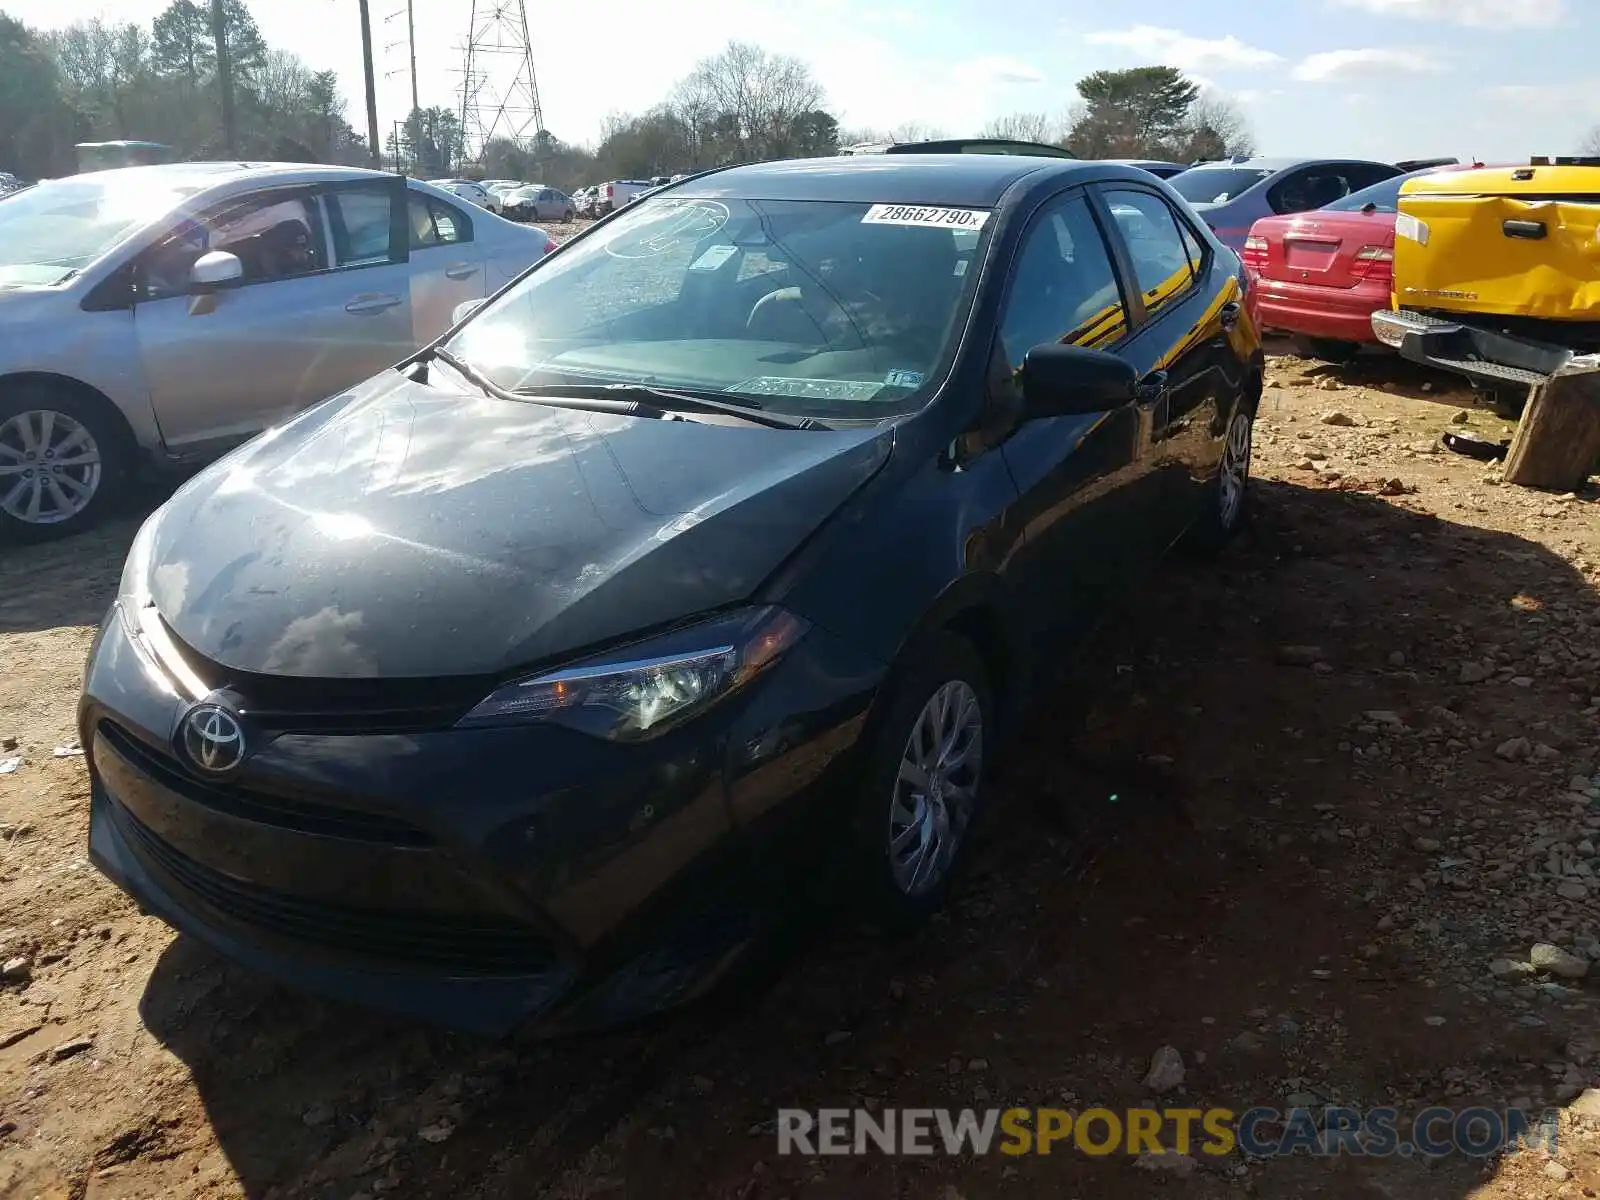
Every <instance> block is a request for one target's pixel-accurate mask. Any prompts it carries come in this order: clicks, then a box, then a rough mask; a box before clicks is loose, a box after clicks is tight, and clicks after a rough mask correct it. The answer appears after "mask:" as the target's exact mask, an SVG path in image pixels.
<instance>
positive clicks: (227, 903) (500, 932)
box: [112, 802, 559, 975]
mask: <svg viewBox="0 0 1600 1200" xmlns="http://www.w3.org/2000/svg"><path fill="white" fill-rule="evenodd" d="M112 807H113V811H114V812H115V813H116V818H117V823H118V825H120V826H121V828H122V829H123V830H124V832H125V833H126V834H127V835H128V836H129V839H130V840H131V841H132V842H133V843H134V845H135V846H136V847H137V848H138V849H139V850H140V851H141V852H142V854H143V856H144V857H145V858H147V859H148V860H149V861H150V862H151V863H153V864H154V865H155V866H156V867H158V868H159V869H160V870H161V871H162V872H163V873H164V874H165V875H167V876H168V877H169V879H170V880H171V881H172V882H175V883H177V884H178V885H179V886H180V887H182V888H183V889H184V890H185V891H188V892H190V893H192V894H193V895H194V896H196V897H197V898H199V899H200V900H202V901H204V902H205V903H206V904H208V905H209V906H211V907H212V908H214V909H216V910H217V911H218V912H219V913H221V914H223V915H224V916H226V917H229V918H231V919H233V920H235V921H238V922H240V923H242V924H245V925H250V926H254V927H255V928H258V929H261V930H263V931H265V932H267V933H271V934H276V935H277V936H279V937H282V938H285V939H288V940H291V941H295V942H300V943H305V944H308V945H311V946H317V947H321V948H323V949H326V950H333V951H338V952H340V954H341V955H342V956H348V957H349V958H351V959H359V960H365V961H367V962H371V963H373V964H374V965H378V966H386V967H391V968H394V967H401V968H421V969H429V970H434V971H444V972H449V973H451V974H456V975H528V974H537V973H539V972H542V971H548V970H551V969H552V968H554V967H556V966H557V965H559V960H558V958H557V956H556V953H555V950H554V947H553V946H552V945H551V944H550V942H549V940H548V939H546V938H545V937H543V936H542V935H541V934H539V933H538V932H537V931H536V930H534V929H532V928H531V927H529V926H528V925H525V924H523V923H522V922H519V921H513V920H510V919H499V918H495V917H488V916H463V915H456V914H449V913H432V912H402V911H389V910H379V909H368V908H358V907H354V906H351V905H342V904H336V903H333V902H330V901H326V900H313V899H308V898H306V897H303V896H291V895H288V894H287V893H284V892H278V891H272V890H269V889H267V888H261V887H256V886H253V885H251V884H247V883H242V882H240V881H239V880H236V879H233V878H232V877H231V876H227V875H224V874H222V873H221V872H219V871H214V870H212V869H211V868H210V867H207V866H205V865H204V864H203V863H198V862H196V861H195V860H194V859H192V858H190V857H188V856H187V855H185V854H183V853H181V852H180V851H178V850H177V849H175V848H174V847H173V846H171V845H169V844H168V843H166V842H165V841H163V840H162V839H161V838H160V837H158V836H157V835H156V834H155V833H154V832H152V831H151V830H150V829H148V828H146V827H145V826H144V825H143V824H142V823H141V822H140V821H139V820H138V818H136V817H135V816H133V814H132V813H130V812H128V811H127V810H126V809H125V808H123V807H122V806H121V805H119V804H116V803H115V802H113V806H112Z"/></svg>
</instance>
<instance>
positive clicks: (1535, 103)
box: [1489, 79, 1600, 113]
mask: <svg viewBox="0 0 1600 1200" xmlns="http://www.w3.org/2000/svg"><path fill="white" fill-rule="evenodd" d="M1489 94H1490V95H1491V96H1493V97H1494V98H1495V99H1496V100H1498V101H1501V102H1503V103H1506V104H1511V105H1515V106H1516V107H1518V108H1525V109H1535V110H1540V111H1548V112H1566V113H1570V112H1571V111H1572V109H1573V108H1574V106H1579V107H1581V108H1585V109H1586V108H1587V107H1588V105H1590V104H1591V103H1593V101H1594V98H1595V97H1596V96H1600V80H1595V79H1579V80H1575V81H1573V82H1572V83H1514V84H1503V85H1501V86H1500V87H1497V88H1492V89H1490V93H1489Z"/></svg>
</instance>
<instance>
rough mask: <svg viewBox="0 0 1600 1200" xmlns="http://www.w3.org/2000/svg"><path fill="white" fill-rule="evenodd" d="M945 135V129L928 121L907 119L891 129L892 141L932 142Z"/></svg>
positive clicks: (890, 137) (890, 136)
mask: <svg viewBox="0 0 1600 1200" xmlns="http://www.w3.org/2000/svg"><path fill="white" fill-rule="evenodd" d="M944 136H945V131H944V130H942V129H940V128H939V127H938V126H937V125H930V124H929V123H928V122H926V121H907V122H905V123H904V124H903V125H896V126H895V127H894V128H893V129H891V130H890V131H889V140H890V141H891V142H931V141H936V140H937V139H939V138H942V137H944Z"/></svg>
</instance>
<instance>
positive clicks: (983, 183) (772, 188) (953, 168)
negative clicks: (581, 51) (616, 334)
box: [671, 154, 1128, 207]
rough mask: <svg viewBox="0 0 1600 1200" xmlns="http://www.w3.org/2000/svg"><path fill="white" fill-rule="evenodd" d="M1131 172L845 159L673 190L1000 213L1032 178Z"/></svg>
mask: <svg viewBox="0 0 1600 1200" xmlns="http://www.w3.org/2000/svg"><path fill="white" fill-rule="evenodd" d="M1127 169H1128V168H1126V167H1118V166H1117V165H1116V164H1112V163H1097V162H1083V161H1080V160H1078V159H1071V158H1032V157H1025V156H1023V155H1016V154H894V155H864V156H860V157H857V156H854V155H838V156H832V157H829V158H799V159H788V160H785V161H781V162H769V163H753V164H750V165H748V166H741V167H729V168H728V169H726V170H723V171H714V172H710V173H708V174H705V175H700V176H696V177H695V178H692V179H689V180H687V181H685V182H683V183H679V184H673V185H671V186H672V189H673V194H674V195H680V196H739V197H745V198H749V199H761V200H843V201H851V202H855V203H867V204H873V203H880V204H944V205H977V206H982V207H988V206H992V205H994V204H996V203H998V202H999V200H1000V197H1001V196H1003V195H1004V194H1005V192H1006V190H1007V189H1008V188H1010V187H1011V186H1012V184H1014V183H1016V182H1017V181H1018V180H1020V179H1023V178H1025V177H1027V176H1038V177H1040V178H1043V177H1044V176H1046V175H1049V176H1051V177H1053V178H1058V179H1061V180H1062V181H1063V182H1066V181H1070V180H1073V179H1081V180H1082V181H1083V182H1088V181H1090V180H1093V179H1104V178H1108V177H1111V178H1114V177H1117V176H1118V175H1120V174H1122V173H1125V172H1126V171H1127Z"/></svg>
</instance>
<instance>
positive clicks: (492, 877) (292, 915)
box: [80, 155, 1262, 1031]
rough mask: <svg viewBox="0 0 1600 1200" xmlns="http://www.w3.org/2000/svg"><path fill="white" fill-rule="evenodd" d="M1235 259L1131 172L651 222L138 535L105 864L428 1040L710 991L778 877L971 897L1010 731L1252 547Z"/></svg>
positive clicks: (822, 164)
mask: <svg viewBox="0 0 1600 1200" xmlns="http://www.w3.org/2000/svg"><path fill="white" fill-rule="evenodd" d="M1244 286H1245V277H1244V275H1243V273H1242V269H1241V267H1240V264H1239V260H1238V259H1237V258H1236V257H1235V256H1234V255H1233V254H1232V252H1230V251H1229V250H1227V249H1226V248H1224V247H1223V246H1222V245H1221V244H1219V243H1218V242H1217V241H1216V240H1215V238H1214V237H1213V236H1212V234H1211V233H1210V231H1209V230H1207V228H1206V227H1205V225H1204V224H1203V223H1202V222H1200V221H1199V220H1197V219H1196V218H1195V217H1194V215H1193V214H1192V213H1191V212H1190V211H1189V210H1188V208H1187V207H1186V206H1185V205H1184V203H1183V201H1182V200H1180V199H1179V198H1178V196H1177V195H1176V193H1174V192H1172V191H1171V190H1169V189H1168V188H1167V186H1166V185H1165V184H1163V183H1160V182H1159V181H1157V180H1155V179H1153V178H1152V177H1151V176H1150V175H1148V174H1146V173H1144V172H1141V171H1138V170H1136V169H1132V168H1128V167H1123V166H1117V165H1112V164H1100V163H1080V162H1073V161H1069V160H1055V159H1042V158H1024V157H1011V156H991V155H948V156H946V155H928V156H912V155H907V156H903V157H883V156H877V157H861V158H848V157H846V158H829V159H822V160H814V161H792V162H781V163H774V164H767V165H760V166H745V167H735V168H731V169H728V170H723V171H719V172H714V173H710V174H707V175H702V176H698V177H696V178H693V179H690V180H688V181H685V182H683V183H680V184H678V185H674V186H672V187H670V188H668V189H665V190H663V191H661V192H659V193H657V194H656V195H655V196H652V197H650V198H649V199H647V200H645V201H642V202H640V203H639V204H637V205H631V206H629V207H628V208H627V209H626V210H624V211H621V212H619V213H617V214H616V215H615V216H613V217H612V218H611V219H609V220H607V221H604V222H602V223H600V224H599V225H596V226H595V227H593V228H592V229H591V230H589V231H588V232H587V233H585V234H584V235H582V236H580V237H578V238H576V239H574V240H573V241H572V242H570V243H568V244H567V245H565V246H563V247H562V248H561V249H560V250H558V251H556V252H555V253H554V254H552V255H550V256H549V257H547V258H546V259H545V260H544V261H542V262H541V263H539V264H538V265H537V266H536V267H534V268H533V269H532V270H530V271H529V272H528V273H527V274H526V275H524V276H523V277H522V278H521V279H519V280H518V281H517V282H515V283H514V284H512V285H511V286H509V287H508V288H506V289H505V290H503V291H502V292H501V293H500V294H499V295H497V296H495V297H493V298H491V299H490V300H489V301H488V302H487V303H486V304H484V305H483V306H482V307H481V308H479V309H478V310H477V311H476V312H475V313H473V314H472V315H471V316H469V317H467V318H466V319H464V320H463V321H461V322H460V323H458V324H457V326H456V327H455V328H454V329H453V330H452V331H451V332H450V333H448V334H447V335H446V336H445V337H444V338H442V339H441V340H440V341H439V342H438V343H436V344H435V345H433V346H431V347H429V348H428V349H426V350H424V351H422V352H421V353H419V354H418V355H417V356H415V357H414V358H412V359H410V360H408V361H406V362H404V363H401V364H400V365H399V366H398V367H396V368H395V369H392V370H389V371H386V372H384V373H383V374H382V375H381V376H379V377H377V378H374V379H372V380H370V381H369V382H367V383H365V384H363V385H361V386H360V387H357V388H355V389H354V390H352V391H349V392H346V393H343V394H341V395H338V396H335V397H333V398H331V399H329V400H326V401H324V402H322V403H321V404H319V405H317V406H316V407H314V408H311V409H309V410H307V411H305V412H303V413H301V414H300V415H298V416H297V417H295V418H293V419H291V420H289V421H287V422H286V423H284V424H282V425H280V426H278V427H277V428H274V429H272V430H270V431H269V432H267V433H265V434H262V435H261V436H259V437H257V438H255V439H254V440H253V441H251V442H249V443H247V444H246V445H244V446H243V447H241V448H240V449H238V450H236V451H235V452H233V453H232V454H231V455H230V456H228V457H227V458H225V459H223V460H221V461H219V462H217V463H216V464H214V465H213V466H211V467H210V468H209V469H207V470H206V471H204V472H203V473H201V474H199V475H197V476H196V477H195V478H193V479H192V480H190V481H189V482H188V483H187V484H185V485H184V486H183V487H182V488H181V489H180V490H179V491H178V492H177V493H176V494H175V495H174V496H173V497H172V498H171V499H170V500H169V501H168V502H167V503H166V504H165V505H163V506H162V507H161V509H160V510H159V511H158V512H156V513H155V514H154V515H153V516H151V518H150V519H149V520H148V521H147V522H146V523H145V525H144V527H143V528H142V529H141V530H140V532H139V534H138V536H137V538H136V539H135V541H134V544H133V547H132V550H131V552H130V554H129V557H128V562H127V566H126V568H125V571H124V574H123V578H122V581H121V586H120V588H119V594H118V596H117V599H116V602H115V604H114V605H113V607H112V608H111V610H110V612H109V613H108V614H107V616H106V619H105V622H104V625H103V626H102V628H101V631H100V634H99V637H98V638H97V640H96V642H95V645H94V648H93V650H92V652H91V655H90V659H89V663H88V671H87V679H86V683H85V689H84V696H83V701H82V707H81V713H80V721H81V733H82V744H83V746H84V747H85V749H86V751H87V753H88V761H89V767H90V772H91V776H92V781H93V819H92V829H91V852H92V856H93V860H94V862H95V863H96V865H97V866H98V867H99V868H100V869H101V870H102V871H103V872H105V873H106V874H107V875H109V876H110V877H111V878H112V879H113V880H115V881H116V882H117V883H118V884H120V885H121V886H122V887H123V888H125V889H126V890H127V891H128V892H130V893H131V894H132V895H133V896H135V897H136V898H137V899H138V900H139V902H140V903H141V904H142V905H144V906H145V907H146V908H147V909H148V910H150V911H152V912H155V913H157V914H159V915H160V916H162V917H163V918H165V919H166V920H167V921H169V922H170V923H171V924H173V925H174V926H176V927H178V928H179V929H180V930H183V931H185V932H187V933H190V934H192V935H193V936H194V937H196V938H198V939H200V940H202V941H204V942H206V943H209V944H210V945H212V946H213V947H215V948H217V949H218V950H220V951H221V952H222V953H224V954H226V955H229V956H231V957H233V958H236V959H238V960H240V961H242V962H244V963H247V964H250V965H251V966H253V967H255V968H258V969H260V970H262V971H264V972H267V973H269V974H272V975H274V976H277V977H280V978H282V979H284V980H287V981H289V982H291V983H293V984H296V985H298V986H302V987H305V988H308V989H314V990H317V991H320V992H323V993H326V994H331V995H336V996H343V997H347V998H350V999H354V1000H357V1001H360V1002H365V1003H368V1004H372V1005H378V1006H385V1007H389V1008H392V1009H396V1010H401V1011H404V1012H408V1013H412V1014H416V1015H419V1016H422V1017H426V1018H431V1019H434V1020H437V1021H441V1022H444V1023H447V1024H451V1025H455V1026H459V1027H464V1028H474V1029H480V1030H485V1031H496V1030H503V1029H507V1028H510V1027H512V1026H516V1025H522V1024H527V1023H540V1024H545V1025H547V1026H549V1027H552V1028H560V1027H563V1025H565V1024H568V1023H578V1022H582V1023H593V1022H596V1021H600V1022H604V1021H608V1020H613V1019H621V1018H625V1017H628V1016H631V1015H636V1014H640V1013H644V1012H647V1011H653V1010H656V1009H659V1008H662V1007H665V1006H668V1005H671V1004H673V1003H676V1002H679V1001H682V1000H684V999H686V998H688V997H690V996H692V995H694V994H696V993H697V992H699V991H701V990H703V989H704V988H705V987H707V986H708V985H709V983H710V982H711V981H713V980H715V979H716V978H717V977H718V976H719V974H720V973H721V972H722V971H724V970H725V969H726V967H727V966H728V965H729V964H730V963H731V962H733V961H735V960H736V958H737V957H738V955H739V954H740V952H741V950H743V949H744V948H746V947H747V946H748V945H750V944H751V943H752V942H753V940H754V939H755V938H756V937H757V936H758V935H759V934H760V932H761V930H762V928H763V925H764V923H765V922H766V921H767V920H768V918H769V917H770V916H771V915H772V914H773V913H774V912H775V911H778V910H777V908H776V907H775V906H779V905H781V904H782V902H783V901H784V900H785V898H787V897H790V896H792V895H794V894H796V893H797V885H798V884H800V883H802V882H810V883H815V882H816V881H817V880H818V879H825V880H827V881H829V886H830V887H833V888H835V889H837V890H839V891H840V892H841V894H843V890H844V889H846V888H848V889H850V891H849V901H848V902H849V903H850V904H851V905H854V906H857V907H856V911H860V912H863V913H868V912H870V913H872V914H874V916H875V917H876V918H877V919H879V920H880V921H882V922H883V923H893V922H895V921H902V920H907V919H914V918H915V917H917V916H919V915H922V914H925V913H927V912H928V911H930V910H931V909H933V908H934V907H935V906H937V905H938V904H939V903H940V901H941V900H942V899H943V898H944V896H945V895H946V893H947V891H948V889H949V886H950V884H951V881H952V879H953V878H954V877H955V876H956V875H957V874H958V873H959V868H960V866H961V864H962V860H963V851H964V850H965V849H966V847H967V845H968V843H969V841H970V839H969V838H968V836H967V835H968V833H969V831H970V830H971V828H972V826H973V823H974V821H976V820H977V819H979V817H980V816H981V815H982V814H983V812H984V804H985V780H986V776H987V774H988V771H989V769H990V768H991V766H992V765H993V761H994V758H995V755H996V753H997V752H998V751H999V750H1001V749H1002V747H1003V743H1004V739H1005V738H1006V735H1007V734H1008V732H1009V731H1010V730H1012V729H1013V728H1014V727H1015V724H1016V721H1017V714H1018V712H1019V710H1020V709H1021V708H1022V707H1023V706H1024V705H1025V704H1026V703H1027V702H1028V699H1029V697H1030V695H1033V694H1035V693H1036V692H1038V691H1040V690H1042V685H1043V684H1046V683H1048V682H1049V680H1050V678H1051V673H1052V672H1053V671H1054V670H1055V669H1056V668H1057V667H1059V665H1060V664H1061V663H1062V662H1063V661H1064V659H1065V657H1066V656H1068V655H1070V654H1071V652H1072V648H1073V646H1074V644H1075V643H1076V642H1077V641H1079V640H1080V639H1081V638H1082V637H1083V635H1084V634H1085V632H1086V631H1088V630H1089V629H1090V628H1091V627H1092V625H1093V623H1094V620H1095V617H1096V614H1097V613H1099V612H1101V611H1103V610H1104V608H1105V606H1106V605H1107V604H1108V602H1110V601H1111V600H1112V598H1114V597H1115V596H1116V595H1117V594H1118V593H1119V592H1120V591H1121V590H1122V589H1125V588H1126V587H1127V586H1128V585H1129V584H1130V582H1132V581H1136V580H1137V579H1138V578H1139V577H1140V575H1141V573H1142V572H1143V571H1145V570H1146V569H1147V568H1148V567H1149V566H1150V565H1151V564H1152V563H1153V562H1154V560H1155V559H1156V558H1157V557H1158V556H1159V555H1160V554H1161V553H1162V552H1163V551H1164V550H1166V549H1167V548H1168V547H1169V546H1171V545H1173V544H1174V543H1176V542H1177V541H1179V540H1180V539H1186V540H1189V541H1191V542H1195V543H1200V544H1209V545H1218V544H1220V543H1221V542H1222V541H1223V540H1225V539H1226V537H1227V535H1228V534H1229V533H1230V532H1231V531H1232V530H1233V529H1234V528H1235V526H1236V525H1237V524H1238V522H1239V521H1240V519H1241V515H1242V513H1243V505H1244V500H1245V486H1246V481H1247V478H1248V472H1249V464H1250V433H1251V420H1252V417H1253V414H1254V412H1255V407H1256V403H1257V400H1258V398H1259V396H1260V393H1261V386H1262V385H1261V380H1262V357H1261V350H1260V344H1259V339H1258V337H1257V333H1256V331H1255V329H1254V328H1253V327H1252V325H1251V324H1250V319H1249V317H1248V316H1247V314H1246V312H1245V309H1244V306H1243V304H1242V301H1243V299H1244V297H1243V288H1244Z"/></svg>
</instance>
